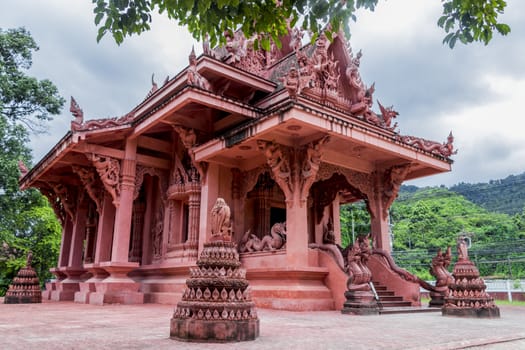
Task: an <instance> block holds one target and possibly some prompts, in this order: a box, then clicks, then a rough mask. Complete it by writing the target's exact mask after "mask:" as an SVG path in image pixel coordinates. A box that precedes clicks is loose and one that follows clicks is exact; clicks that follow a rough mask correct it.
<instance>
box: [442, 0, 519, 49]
mask: <svg viewBox="0 0 525 350" xmlns="http://www.w3.org/2000/svg"><path fill="white" fill-rule="evenodd" d="M442 2H443V16H441V17H440V18H439V20H438V26H440V27H441V28H443V29H444V30H445V32H447V33H448V34H447V35H446V36H445V38H444V39H443V43H444V44H448V45H449V46H450V48H453V47H454V45H456V42H457V41H458V40H459V41H460V42H461V43H463V44H467V43H471V42H473V41H479V42H482V43H484V44H485V45H487V44H488V43H489V42H490V40H491V39H492V35H493V33H494V32H498V33H500V34H501V35H507V34H508V33H509V32H510V27H509V26H508V25H507V24H504V23H499V22H498V15H499V14H502V13H503V11H504V10H505V7H506V6H507V3H506V2H505V1H504V0H442Z"/></svg>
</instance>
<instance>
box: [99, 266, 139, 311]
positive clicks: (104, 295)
mask: <svg viewBox="0 0 525 350" xmlns="http://www.w3.org/2000/svg"><path fill="white" fill-rule="evenodd" d="M138 265H139V264H138V263H129V262H128V263H126V262H124V263H115V262H105V263H100V264H99V267H100V268H101V269H103V270H104V271H106V272H107V273H108V274H109V277H107V278H105V279H104V280H103V281H101V282H94V284H95V290H96V291H95V292H90V294H89V303H90V304H93V305H103V304H143V303H144V293H141V292H139V288H140V283H137V282H135V281H133V280H132V279H131V278H129V277H128V273H129V272H130V271H132V270H134V269H136V268H137V267H138Z"/></svg>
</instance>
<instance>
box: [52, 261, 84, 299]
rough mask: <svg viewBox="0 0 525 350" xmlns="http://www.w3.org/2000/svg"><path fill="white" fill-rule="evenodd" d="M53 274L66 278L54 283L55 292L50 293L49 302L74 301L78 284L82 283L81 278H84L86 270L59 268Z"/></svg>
mask: <svg viewBox="0 0 525 350" xmlns="http://www.w3.org/2000/svg"><path fill="white" fill-rule="evenodd" d="M53 273H54V274H58V275H60V276H61V277H63V276H66V278H65V279H63V280H61V281H58V282H55V290H53V291H52V292H51V297H50V300H53V301H73V300H75V293H76V292H78V291H79V290H80V288H79V283H80V282H82V277H84V276H85V274H86V270H84V269H83V268H81V267H60V268H58V269H57V270H55V272H53Z"/></svg>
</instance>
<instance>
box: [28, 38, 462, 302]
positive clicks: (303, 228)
mask: <svg viewBox="0 0 525 350" xmlns="http://www.w3.org/2000/svg"><path fill="white" fill-rule="evenodd" d="M301 39H302V33H301V32H300V31H299V30H293V31H291V32H290V34H289V35H288V36H287V37H285V38H283V39H282V48H281V49H278V48H277V47H276V46H273V47H272V50H271V51H269V52H264V51H258V50H254V45H253V40H250V39H246V38H245V37H244V36H243V35H242V34H240V33H236V34H235V35H227V45H226V46H225V47H223V48H217V49H210V48H209V46H208V45H207V44H206V43H205V45H204V53H203V54H202V55H201V56H199V57H196V56H195V54H194V53H193V51H192V52H191V54H190V56H189V65H188V66H187V67H186V68H185V69H183V70H182V71H181V72H180V73H179V74H177V75H176V76H175V77H174V78H172V79H169V80H166V81H165V82H164V83H163V84H162V86H157V84H155V83H153V86H152V88H151V91H150V92H149V93H148V94H147V96H146V98H145V100H144V101H142V102H141V103H139V104H138V105H137V106H136V107H135V108H134V109H133V110H132V111H130V112H129V113H128V114H126V115H124V116H122V117H118V118H112V119H94V120H85V119H84V114H83V111H82V109H81V108H80V107H79V105H78V104H77V103H76V102H75V100H74V99H71V112H72V114H73V116H74V117H75V119H74V121H73V122H72V123H71V131H70V132H68V133H67V134H66V135H65V136H64V137H63V138H62V139H61V140H60V141H59V142H58V144H57V145H55V146H54V147H53V148H52V149H51V150H50V151H49V153H48V154H47V155H46V156H45V157H44V158H43V159H42V160H41V161H40V162H39V163H38V164H37V165H36V166H35V167H34V168H33V169H31V170H30V171H29V172H27V173H26V174H25V175H24V176H23V178H22V179H21V186H22V188H29V187H35V188H38V189H40V191H41V192H42V193H43V194H44V195H45V196H46V197H47V198H48V199H49V201H50V203H51V205H52V206H53V208H54V209H55V212H56V215H57V216H58V218H59V219H60V221H61V223H62V227H63V234H62V244H61V251H60V257H59V261H58V263H57V267H56V268H54V269H53V273H54V274H55V275H56V277H57V278H56V280H55V281H54V282H52V283H49V284H48V285H47V290H46V292H44V295H43V297H44V298H48V299H52V300H75V301H77V302H82V303H91V304H102V303H143V302H147V303H173V304H175V303H177V302H178V301H180V300H181V298H182V296H183V293H184V291H185V281H186V279H187V278H188V277H189V276H190V268H191V267H194V266H195V265H196V263H197V258H198V256H199V255H200V253H201V252H202V251H203V248H204V243H206V242H209V241H210V238H211V228H212V227H213V222H212V216H211V214H210V213H211V210H212V207H213V205H214V203H215V201H216V200H217V198H219V197H220V198H224V200H225V202H226V203H228V204H229V206H230V207H231V220H232V226H231V231H232V232H231V237H232V238H231V239H232V241H234V242H236V243H237V244H238V248H239V252H240V262H241V264H242V267H243V268H244V269H246V278H247V280H248V281H249V284H250V286H251V295H252V298H253V301H254V302H255V305H256V306H257V307H268V308H276V309H288V310H330V309H341V308H342V307H343V304H344V303H345V300H346V298H345V292H346V291H347V290H348V289H349V287H348V286H347V279H348V271H349V270H348V269H349V267H348V266H347V265H348V264H347V258H348V256H347V255H346V254H347V251H344V252H341V250H340V249H339V248H338V247H337V245H336V244H337V243H341V238H340V236H341V233H340V231H341V230H340V220H339V206H340V205H341V204H342V203H347V202H352V201H357V200H364V201H365V202H366V205H367V208H368V211H369V213H370V217H371V231H372V232H371V237H372V239H373V245H372V247H371V248H370V254H368V253H366V254H365V255H363V251H364V252H368V250H367V249H368V248H366V246H367V244H364V245H363V247H364V248H363V247H362V248H360V249H361V250H359V251H354V253H352V254H353V255H352V257H353V258H354V259H357V260H355V262H356V263H355V264H353V265H352V266H353V267H351V268H352V269H353V270H352V271H351V272H352V274H353V276H358V275H359V274H362V273H364V272H366V274H367V276H365V277H366V278H367V279H363V276H361V275H359V276H360V277H359V278H360V279H359V281H361V282H360V283H361V284H363V285H364V284H366V283H365V282H363V281H367V280H369V279H371V280H372V281H374V282H378V283H381V284H382V285H385V286H387V287H388V288H389V289H391V290H393V291H394V292H395V293H396V294H397V295H399V296H401V297H402V298H403V299H404V300H405V302H408V303H409V304H411V305H419V303H420V301H419V285H418V283H417V282H414V281H413V280H410V278H407V276H406V275H404V273H403V272H400V271H399V269H397V268H396V267H395V265H392V263H391V261H390V262H389V259H388V256H389V254H388V252H389V250H390V241H389V239H390V238H389V228H388V223H387V216H388V215H387V213H388V209H389V207H390V205H391V204H392V202H393V201H394V200H395V198H396V196H397V193H398V190H399V187H400V185H401V184H402V183H403V181H405V180H410V179H415V178H419V177H423V176H429V175H433V174H438V173H442V172H447V171H450V169H451V163H452V161H451V160H450V159H449V157H450V156H451V155H452V154H453V152H454V150H453V145H452V142H453V138H452V135H451V134H450V136H449V138H448V141H447V142H446V143H443V144H442V143H438V142H432V141H428V140H425V139H422V138H416V137H412V136H404V135H400V134H399V133H398V132H396V126H397V123H394V122H393V119H394V118H396V116H397V114H398V113H397V112H396V111H394V110H393V109H392V108H386V107H384V106H382V105H381V104H380V103H379V102H377V107H378V109H375V108H374V99H373V93H374V89H375V87H374V84H372V85H371V86H366V85H365V83H364V82H363V81H362V80H361V77H360V74H359V64H360V59H361V52H359V53H353V52H352V50H351V48H350V46H349V44H348V43H347V42H346V40H345V39H344V37H343V36H342V35H337V36H335V38H334V39H333V41H331V42H329V41H328V40H327V39H326V37H325V36H324V35H320V37H319V38H318V39H317V41H316V42H315V44H312V45H306V46H302V45H301ZM356 249H357V248H356ZM363 249H364V250H363ZM356 257H357V258H356ZM363 264H365V265H366V266H365V267H366V268H365V267H363V266H364V265H363ZM367 271H368V272H367ZM369 275H370V276H369ZM356 292H361V290H357V289H356ZM365 292H366V293H368V292H369V291H365ZM347 294H348V293H347ZM350 294H352V293H350ZM347 297H348V295H347ZM351 298H353V299H352V300H351V301H352V302H351V303H350V301H348V303H350V304H352V303H354V301H357V303H358V304H359V300H360V299H359V298H360V297H359V296H358V294H356V293H354V294H352V296H351Z"/></svg>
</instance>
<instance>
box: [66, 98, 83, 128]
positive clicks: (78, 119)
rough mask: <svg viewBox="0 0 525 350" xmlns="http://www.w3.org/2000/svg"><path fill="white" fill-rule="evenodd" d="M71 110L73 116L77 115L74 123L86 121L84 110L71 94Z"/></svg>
mask: <svg viewBox="0 0 525 350" xmlns="http://www.w3.org/2000/svg"><path fill="white" fill-rule="evenodd" d="M69 111H70V112H71V114H73V117H75V120H74V123H77V124H82V123H83V122H84V112H83V111H82V109H81V108H80V106H79V105H78V103H77V101H76V100H75V98H74V97H73V96H71V103H70V107H69Z"/></svg>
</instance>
